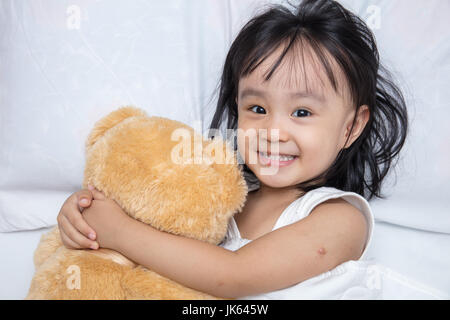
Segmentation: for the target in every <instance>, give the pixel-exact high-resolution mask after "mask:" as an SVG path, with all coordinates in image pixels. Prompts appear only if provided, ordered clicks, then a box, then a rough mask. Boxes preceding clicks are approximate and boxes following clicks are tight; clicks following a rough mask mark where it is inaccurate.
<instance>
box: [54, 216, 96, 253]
mask: <svg viewBox="0 0 450 320" xmlns="http://www.w3.org/2000/svg"><path fill="white" fill-rule="evenodd" d="M60 224H61V229H63V232H64V233H65V234H66V236H67V237H68V238H69V239H70V240H72V241H73V242H75V243H76V244H77V245H78V246H80V247H81V248H91V249H97V248H98V244H97V242H95V241H92V240H89V239H88V238H86V237H85V236H84V235H83V234H81V233H80V232H78V230H77V229H75V227H74V226H73V225H72V224H71V223H70V221H69V220H68V219H67V217H66V216H62V218H61V223H60Z"/></svg>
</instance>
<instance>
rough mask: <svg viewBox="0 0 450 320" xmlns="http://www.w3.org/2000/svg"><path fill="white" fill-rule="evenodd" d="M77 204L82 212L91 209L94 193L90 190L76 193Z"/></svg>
mask: <svg viewBox="0 0 450 320" xmlns="http://www.w3.org/2000/svg"><path fill="white" fill-rule="evenodd" d="M76 195H77V196H76V202H77V205H78V208H79V209H80V212H82V211H83V209H84V208H86V207H89V206H90V205H91V201H92V198H93V196H92V192H91V191H90V190H86V189H83V190H80V191H78V192H77V193H76Z"/></svg>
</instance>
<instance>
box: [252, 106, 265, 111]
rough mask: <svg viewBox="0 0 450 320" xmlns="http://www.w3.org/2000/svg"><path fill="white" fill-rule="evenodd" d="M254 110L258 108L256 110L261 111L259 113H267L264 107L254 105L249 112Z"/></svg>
mask: <svg viewBox="0 0 450 320" xmlns="http://www.w3.org/2000/svg"><path fill="white" fill-rule="evenodd" d="M253 108H256V109H255V110H259V111H263V112H264V111H265V110H264V108H263V107H261V106H258V105H254V106H253V107H251V108H250V109H249V110H252V109H253ZM256 113H259V112H256Z"/></svg>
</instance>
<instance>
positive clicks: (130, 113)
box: [85, 107, 147, 149]
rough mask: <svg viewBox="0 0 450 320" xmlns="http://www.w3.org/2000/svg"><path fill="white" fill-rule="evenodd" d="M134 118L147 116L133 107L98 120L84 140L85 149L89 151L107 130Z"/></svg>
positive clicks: (120, 109)
mask: <svg viewBox="0 0 450 320" xmlns="http://www.w3.org/2000/svg"><path fill="white" fill-rule="evenodd" d="M136 116H138V117H147V114H146V113H145V112H144V111H143V110H141V109H138V108H135V107H121V108H119V109H117V110H115V111H113V112H111V113H110V114H108V115H107V116H105V117H103V118H102V119H100V120H98V121H97V122H96V123H95V125H94V128H93V129H92V131H91V133H90V134H89V136H88V137H87V139H86V145H85V146H86V149H89V148H90V147H91V146H93V145H94V143H95V142H97V140H98V139H99V138H101V137H102V136H103V135H104V134H105V132H106V131H107V130H109V129H111V128H112V127H115V126H116V125H118V124H119V123H120V122H122V121H123V120H125V119H127V118H130V117H136Z"/></svg>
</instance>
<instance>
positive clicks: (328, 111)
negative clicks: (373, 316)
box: [58, 0, 407, 299]
mask: <svg viewBox="0 0 450 320" xmlns="http://www.w3.org/2000/svg"><path fill="white" fill-rule="evenodd" d="M383 72H384V73H387V72H386V71H385V69H384V68H383V67H382V66H381V65H380V64H379V58H378V51H377V47H376V44H375V40H374V37H373V35H372V33H371V32H370V30H369V29H368V28H367V26H366V25H365V23H364V22H363V21H362V20H360V19H359V18H358V17H357V16H355V15H354V14H352V13H351V12H349V11H348V10H346V9H345V8H343V7H342V6H341V5H340V4H339V3H337V2H334V1H325V0H324V1H317V0H314V1H308V0H305V1H303V2H302V3H301V4H300V5H299V6H298V7H297V8H295V9H294V10H289V9H287V8H284V7H282V6H279V5H278V6H277V5H274V6H272V7H270V8H269V9H268V10H267V11H265V12H264V13H262V14H260V15H259V16H256V17H255V18H253V19H252V20H251V21H249V22H248V23H247V24H246V25H245V26H244V27H243V29H242V30H241V32H240V33H239V34H238V36H237V38H236V39H235V41H234V42H233V44H232V46H231V48H230V51H229V53H228V55H227V58H226V61H225V65H224V70H223V74H222V78H221V85H220V92H219V100H218V104H217V110H216V112H215V114H214V117H213V120H212V123H211V126H210V127H211V129H218V128H219V127H220V125H221V124H222V123H224V117H225V116H226V119H227V122H226V123H227V129H238V135H237V148H238V151H239V154H240V155H241V156H242V157H243V160H244V164H243V166H242V170H243V171H244V175H245V177H246V180H247V183H248V184H249V186H250V188H251V189H250V192H249V194H248V197H247V201H246V204H245V207H244V208H243V210H242V211H241V212H239V213H237V214H236V215H235V216H234V218H232V219H231V221H230V224H229V229H228V232H227V235H226V237H225V239H224V241H223V242H222V243H221V245H220V246H214V245H211V244H208V243H204V242H201V241H198V240H193V239H187V238H183V237H179V236H175V235H171V234H168V233H164V232H160V231H158V230H156V229H154V228H152V227H150V226H148V225H145V224H143V223H141V222H139V221H136V220H134V219H132V218H130V217H128V216H127V215H126V214H125V213H124V212H123V210H122V209H121V208H120V207H119V206H118V205H117V204H116V203H115V201H113V200H111V199H107V198H105V197H104V195H103V194H102V193H100V192H99V191H97V190H95V189H93V188H92V187H90V190H81V191H78V192H76V193H74V194H73V195H72V196H70V197H69V198H68V199H67V201H66V203H65V204H64V205H63V207H62V209H61V211H60V213H59V215H58V224H59V227H60V230H61V237H62V240H63V243H64V244H65V245H66V246H67V247H69V248H92V249H97V248H98V246H101V247H105V248H110V249H114V250H116V251H119V252H120V253H122V254H123V255H125V256H126V257H128V258H130V259H131V260H133V261H135V262H136V263H138V264H141V265H143V266H146V267H148V268H149V269H152V270H154V271H156V272H158V273H159V274H161V275H163V276H165V277H168V278H170V279H173V280H175V281H177V282H179V283H181V284H183V285H185V286H188V287H191V288H194V289H196V290H199V291H203V292H206V293H209V294H211V295H215V296H219V297H224V298H263V297H265V298H271V299H283V298H287V299H299V298H309V299H316V298H317V299H327V298H330V299H337V298H374V297H375V296H376V295H374V294H376V293H377V292H378V291H377V290H378V289H380V288H379V287H377V286H374V285H369V284H370V283H373V282H371V281H370V279H368V278H367V277H368V276H370V275H371V273H370V272H369V271H368V270H369V269H368V267H369V265H368V263H367V261H364V260H362V259H363V258H364V254H365V252H366V249H367V247H368V245H369V242H370V239H371V236H372V228H373V216H372V213H371V210H370V207H369V204H368V202H367V200H366V199H365V198H364V197H367V198H368V200H370V199H371V198H372V197H373V196H376V197H379V198H383V196H382V195H381V194H380V189H381V183H382V181H383V179H384V177H385V176H386V174H387V173H388V171H389V169H390V167H391V163H392V160H393V159H394V158H395V157H396V156H397V155H398V153H399V151H400V150H401V148H402V146H403V144H404V141H405V138H406V132H407V112H406V107H405V102H404V99H403V96H402V94H401V92H400V91H399V90H398V89H397V87H396V86H395V85H394V84H392V82H391V81H389V80H388V78H386V77H385V76H384V75H383ZM249 129H253V130H256V131H255V132H256V135H253V136H252V135H247V132H249ZM273 133H275V134H273ZM246 137H249V138H250V144H249V145H247V144H246ZM266 146H267V147H266ZM274 146H275V150H279V152H277V151H275V152H274ZM252 159H253V160H252ZM255 159H256V161H254V160H255ZM269 168H275V169H276V170H274V171H271V173H270V174H267V171H266V172H264V169H269ZM269 172H270V171H269ZM81 211H83V215H81V214H80V212H81ZM88 238H89V239H88Z"/></svg>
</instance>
